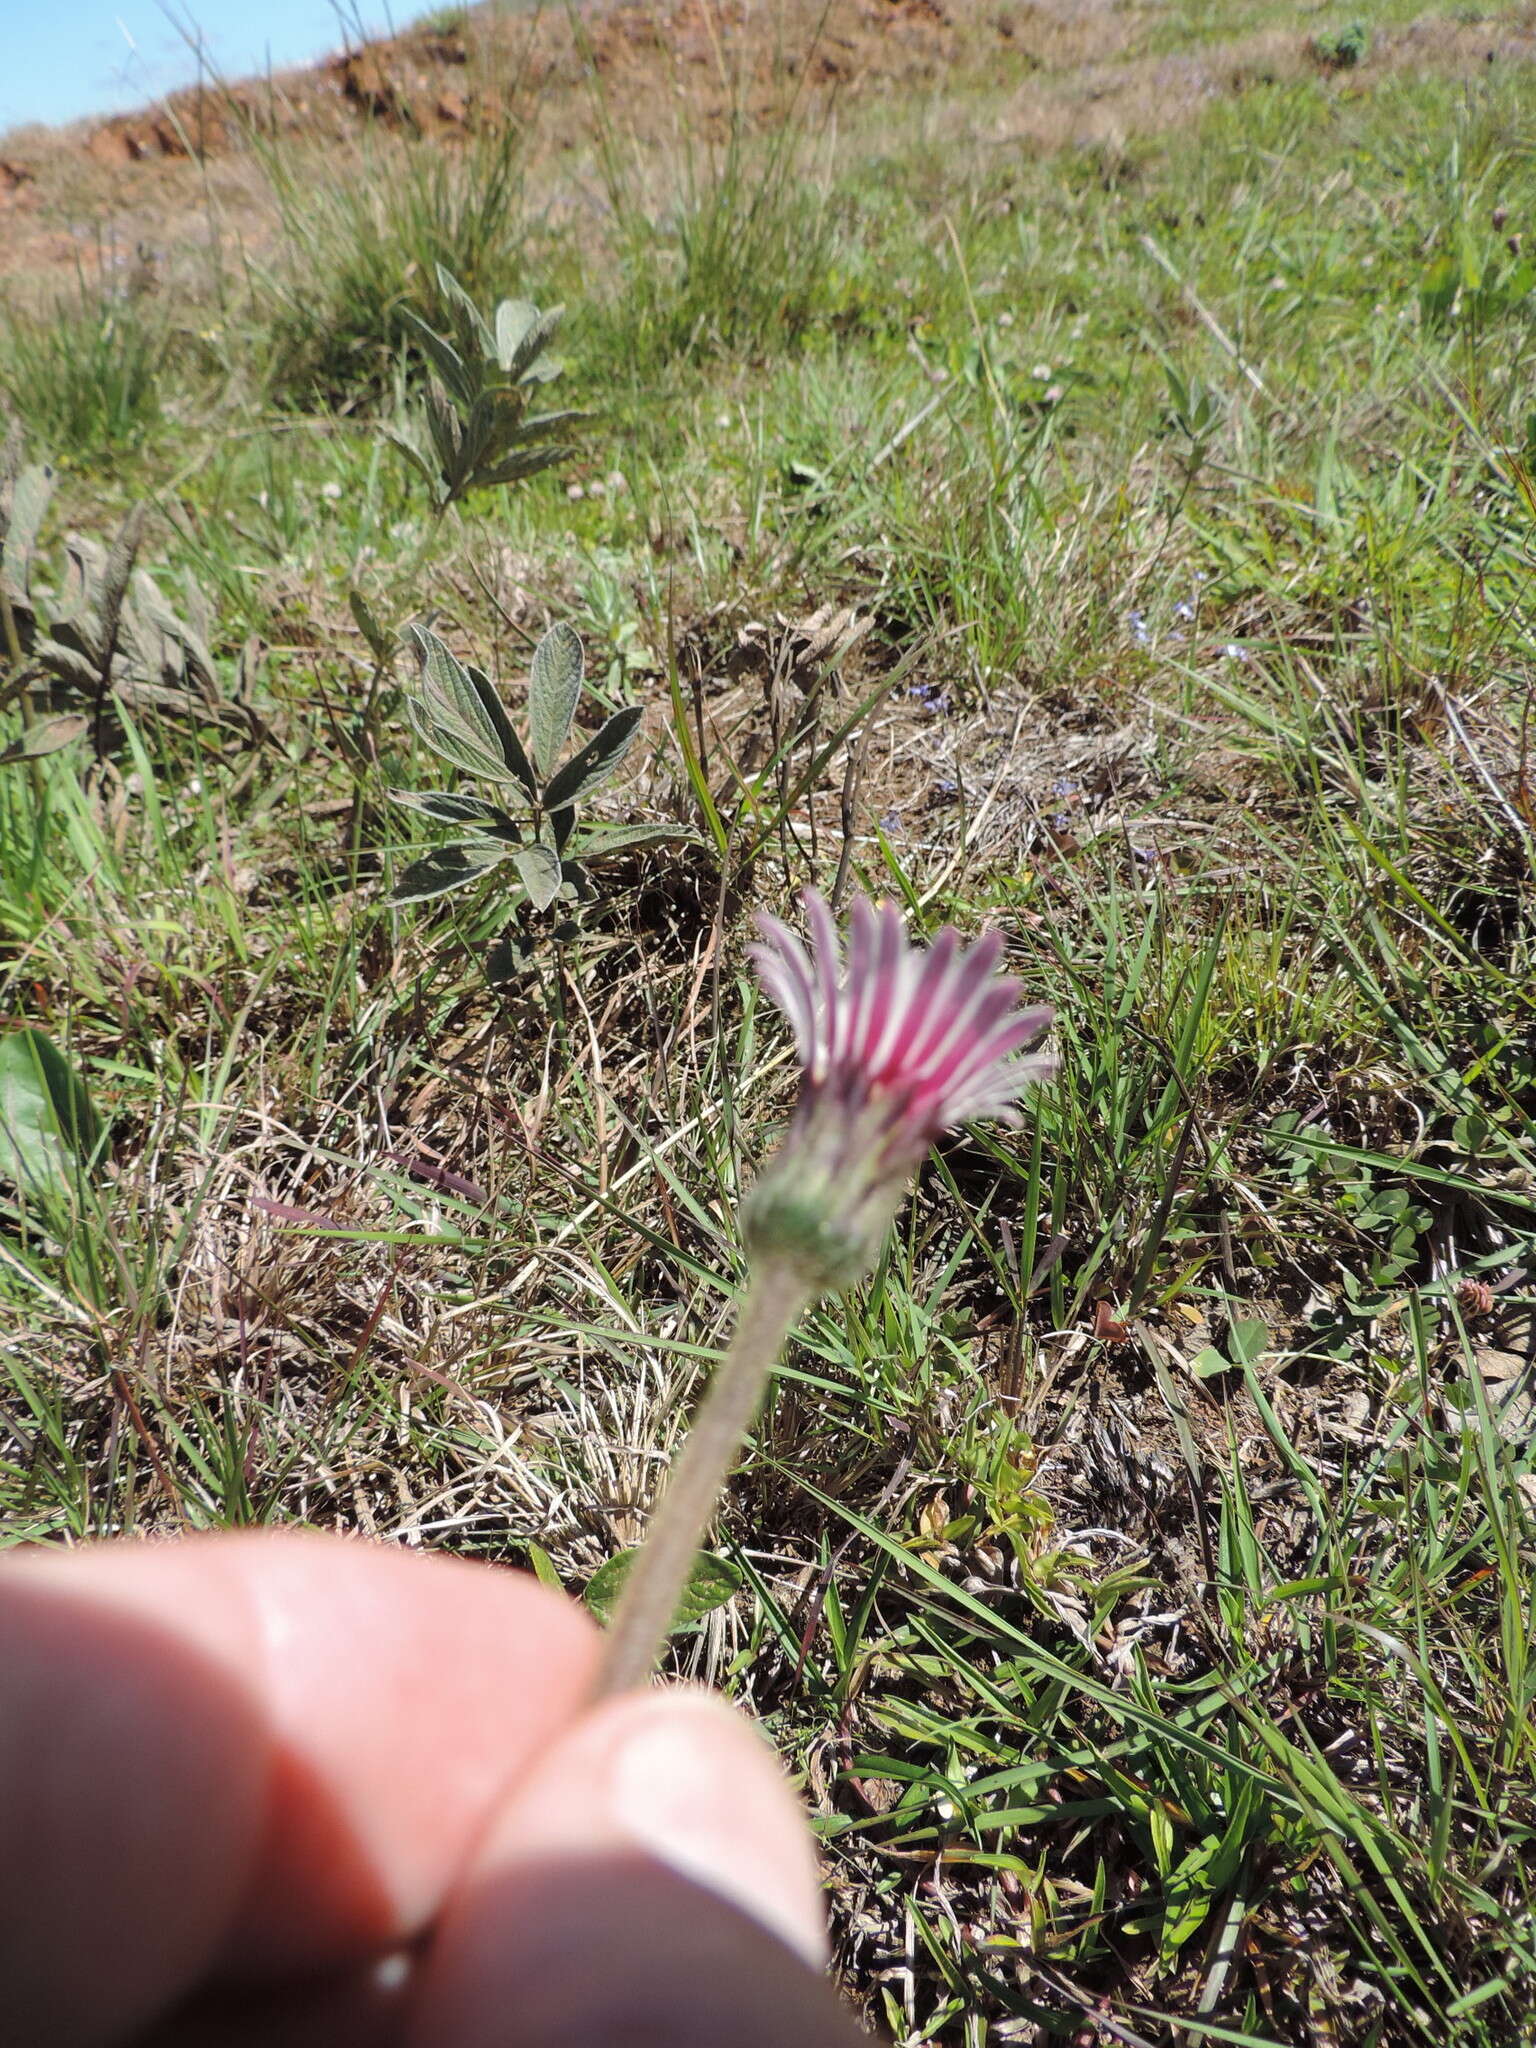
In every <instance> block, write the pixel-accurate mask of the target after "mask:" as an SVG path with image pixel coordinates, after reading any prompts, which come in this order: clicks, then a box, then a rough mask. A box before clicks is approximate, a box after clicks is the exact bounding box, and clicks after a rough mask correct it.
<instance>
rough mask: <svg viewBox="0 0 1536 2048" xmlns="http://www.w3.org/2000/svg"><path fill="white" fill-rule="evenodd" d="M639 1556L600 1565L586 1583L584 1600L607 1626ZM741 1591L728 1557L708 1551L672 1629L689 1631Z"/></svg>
mask: <svg viewBox="0 0 1536 2048" xmlns="http://www.w3.org/2000/svg"><path fill="white" fill-rule="evenodd" d="M639 1555H640V1553H639V1551H638V1550H621V1551H619V1552H618V1553H617V1554H616V1555H615V1556H613V1557H610V1558H609V1560H608V1562H607V1563H606V1564H601V1565H599V1566H598V1568H597V1570H596V1571H595V1572H594V1573H593V1574H592V1576H591V1578H590V1579H589V1580H588V1581H587V1590H586V1592H585V1593H584V1594H583V1596H582V1597H583V1599H584V1600H585V1601H586V1603H587V1605H588V1607H590V1608H591V1610H592V1612H593V1613H594V1614H595V1615H596V1616H597V1618H598V1620H599V1621H601V1622H603V1623H604V1624H606V1623H607V1622H608V1621H609V1620H610V1619H611V1618H612V1615H613V1610H614V1608H615V1607H616V1606H617V1605H618V1599H619V1594H620V1592H621V1590H622V1588H623V1585H624V1581H625V1580H626V1579H627V1578H628V1577H629V1572H630V1567H631V1566H632V1565H633V1564H634V1561H635V1559H636V1558H637V1557H638V1556H639ZM741 1587H742V1576H741V1572H740V1571H739V1569H738V1568H737V1567H736V1566H735V1565H734V1564H732V1563H731V1561H730V1559H729V1558H728V1557H716V1556H714V1555H713V1553H711V1552H710V1551H707V1550H706V1551H704V1552H702V1553H701V1554H700V1556H699V1558H698V1560H697V1562H696V1563H695V1564H694V1567H693V1570H692V1571H691V1572H690V1573H689V1574H688V1583H687V1585H686V1586H684V1588H683V1593H682V1598H681V1599H680V1600H679V1601H678V1603H677V1612H676V1614H674V1615H673V1617H672V1626H673V1628H674V1629H679V1628H687V1627H689V1626H690V1624H691V1623H693V1622H695V1621H699V1620H701V1619H702V1618H703V1616H704V1615H706V1614H710V1613H713V1611H714V1609H715V1608H717V1607H723V1606H724V1605H725V1603H726V1601H727V1600H733V1599H734V1598H735V1597H736V1595H737V1594H738V1593H739V1592H740V1591H741Z"/></svg>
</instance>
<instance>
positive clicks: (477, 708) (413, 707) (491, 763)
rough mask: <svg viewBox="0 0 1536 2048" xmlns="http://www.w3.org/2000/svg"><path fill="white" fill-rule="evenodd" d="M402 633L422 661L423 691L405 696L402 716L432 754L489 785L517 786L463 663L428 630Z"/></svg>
mask: <svg viewBox="0 0 1536 2048" xmlns="http://www.w3.org/2000/svg"><path fill="white" fill-rule="evenodd" d="M406 631H407V632H408V633H409V635H410V637H411V639H412V641H413V642H414V643H415V647H416V651H417V653H418V655H419V656H420V657H421V689H420V693H419V694H418V695H407V697H406V699H405V710H406V716H407V717H408V718H409V719H410V721H411V724H412V725H413V726H414V728H415V729H416V731H417V733H418V734H419V735H420V737H421V738H422V739H423V740H424V741H425V742H426V744H427V745H428V746H429V747H431V749H432V750H433V752H434V753H437V754H441V755H442V757H443V759H444V760H445V761H451V762H452V763H453V765H454V767H456V768H462V769H463V770H464V771H465V773H466V774H469V775H477V776H479V777H481V778H482V779H483V780H485V781H487V782H501V783H521V781H522V777H521V776H520V775H519V774H518V772H517V770H516V768H515V767H514V766H513V765H512V763H511V762H509V761H508V760H507V758H506V755H505V752H504V750H503V747H502V743H501V731H500V728H499V727H498V725H497V723H496V720H495V719H494V718H493V717H492V716H491V714H490V713H489V712H488V711H487V709H486V707H485V704H484V702H483V700H482V697H481V694H480V691H479V690H478V689H477V688H476V686H475V681H474V678H473V677H472V676H471V674H470V672H469V670H468V669H467V668H465V666H464V664H463V662H461V661H460V660H459V659H458V657H457V656H456V655H455V654H453V653H452V651H451V650H450V649H449V648H447V647H445V646H444V644H443V642H442V641H441V640H439V639H438V637H437V635H436V634H435V633H434V632H431V631H430V630H429V629H428V628H427V627H426V626H408V627H407V628H406Z"/></svg>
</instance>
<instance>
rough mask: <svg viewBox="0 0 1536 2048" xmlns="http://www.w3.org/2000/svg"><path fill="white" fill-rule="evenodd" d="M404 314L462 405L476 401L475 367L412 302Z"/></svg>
mask: <svg viewBox="0 0 1536 2048" xmlns="http://www.w3.org/2000/svg"><path fill="white" fill-rule="evenodd" d="M400 318H401V319H402V320H403V321H404V322H405V324H406V326H407V327H408V328H409V329H410V330H411V332H412V334H413V335H414V336H415V338H416V340H417V341H418V342H419V343H420V345H421V347H422V350H423V351H424V353H425V354H426V356H427V357H428V359H429V360H430V362H431V364H432V367H433V368H434V369H435V370H436V371H437V374H438V375H439V377H441V378H442V380H443V382H444V384H446V385H447V387H448V389H449V390H450V391H451V392H452V393H453V395H454V397H455V398H457V399H458V401H459V403H460V404H461V405H469V404H471V403H472V402H473V399H474V396H475V391H476V388H477V384H476V379H475V375H474V373H473V371H471V370H470V369H468V368H467V367H466V366H465V363H464V359H463V357H462V356H461V355H460V354H459V352H458V350H457V349H456V348H455V347H454V346H453V345H452V343H451V342H447V341H444V339H443V337H442V336H441V335H440V334H438V333H436V332H435V331H434V330H433V329H432V328H430V327H429V326H428V325H427V323H426V321H425V320H423V319H422V317H421V315H420V314H419V313H417V312H415V311H414V310H413V309H412V308H411V307H410V306H402V307H401V308H400Z"/></svg>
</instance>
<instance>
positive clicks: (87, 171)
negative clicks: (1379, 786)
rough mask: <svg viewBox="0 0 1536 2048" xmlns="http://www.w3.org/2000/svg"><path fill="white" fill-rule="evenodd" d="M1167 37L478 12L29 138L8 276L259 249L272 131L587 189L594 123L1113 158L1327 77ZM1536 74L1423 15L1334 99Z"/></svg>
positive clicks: (907, 23)
mask: <svg viewBox="0 0 1536 2048" xmlns="http://www.w3.org/2000/svg"><path fill="white" fill-rule="evenodd" d="M1161 20H1162V11H1161V10H1160V9H1157V8H1154V7H1150V6H1145V7H1143V6H1137V5H1134V4H1132V5H1123V6H1116V5H1112V4H1110V0H1080V4H1079V0H947V4H944V5H940V4H938V0H830V5H828V4H825V0H783V4H781V5H779V6H776V7H774V8H772V9H768V8H763V7H760V6H756V5H753V4H752V0H633V4H625V5H618V6H613V5H606V4H603V0H594V4H589V5H588V6H587V7H586V8H585V9H584V10H583V11H582V12H581V13H580V14H579V15H578V16H577V17H576V18H575V20H574V21H573V19H572V17H571V16H570V15H568V14H567V13H566V12H565V10H563V9H550V10H548V11H541V12H539V13H536V14H534V15H531V16H529V15H523V16H516V15H514V16H510V17H509V16H505V15H500V16H497V17H496V18H495V19H494V20H491V19H486V18H483V17H481V16H479V15H472V16H471V17H470V19H469V21H468V23H467V24H466V26H465V28H464V29H463V30H462V31H455V32H453V33H442V32H428V31H425V30H418V31H408V32H407V33H405V34H403V35H400V36H395V37H392V38H389V39H386V40H384V41H381V42H377V43H371V44H368V45H366V46H364V47H361V48H357V49H350V50H346V51H343V52H342V53H340V54H339V55H337V56H336V57H334V58H331V59H329V60H327V61H326V62H323V63H321V64H319V65H316V66H313V67H311V68H309V69H306V70H300V71H293V72H288V73H285V74H281V75H279V76H277V77H275V78H273V79H272V80H270V81H267V80H261V81H254V82H252V81H246V82H243V83H237V84H231V85H228V86H213V85H209V86H202V87H198V88H195V89H193V90H190V91H187V92H182V93H177V94H174V95H172V96H171V97H170V98H169V99H167V100H165V101H164V102H162V103H161V104H159V105H158V106H154V107H150V108H146V109H145V110H143V111H142V112H140V113H135V114H127V115H121V116H115V117H113V118H112V119H110V120H106V121H100V122H82V123H77V124H76V125H74V126H73V127H71V128H67V129H60V130H56V131H54V130H46V129H41V128H33V129H20V130H16V131H14V132H13V133H12V135H10V136H9V137H8V138H7V139H6V153H5V156H4V158H3V159H0V214H3V215H5V216H6V232H5V235H4V237H3V238H0V275H4V274H6V273H10V274H30V275H31V276H33V277H34V278H40V279H43V280H46V279H47V277H48V276H49V275H50V274H54V273H57V272H58V271H59V270H60V269H63V268H68V269H73V268H74V267H75V266H76V265H77V264H78V263H79V262H80V261H81V260H82V257H86V258H88V257H89V256H90V255H91V253H92V249H93V248H102V247H106V248H109V249H121V250H127V251H131V250H133V249H134V248H135V246H136V245H137V244H138V243H140V242H142V241H145V240H146V239H147V240H150V241H152V242H155V241H158V242H163V243H165V244H166V245H168V246H185V245H186V244H187V242H188V238H189V237H191V239H192V240H194V241H197V240H205V239H207V236H208V233H209V226H208V223H209V221H210V219H211V218H213V217H215V216H216V217H217V219H218V221H219V224H220V226H219V232H220V234H221V235H222V236H224V237H225V238H229V237H233V238H234V239H236V240H238V241H240V242H242V243H244V244H246V245H249V244H251V243H252V242H254V243H256V244H259V243H260V242H261V240H262V239H263V238H264V232H265V229H266V226H267V224H268V221H269V217H270V212H271V208H270V202H269V200H268V198H267V196H266V194H265V193H264V191H263V190H262V189H261V181H260V180H259V178H255V177H253V176H252V175H251V168H250V165H249V158H250V155H251V148H250V145H251V143H252V141H253V140H254V139H256V138H259V137H272V138H284V139H286V140H288V141H291V142H292V143H294V144H297V145H300V146H303V145H306V144H308V145H313V146H319V147H335V146H337V145H343V144H345V143H346V142H347V141H349V140H351V139H355V138H358V137H360V136H362V135H363V134H364V133H365V132H369V133H375V134H376V133H377V132H378V131H380V130H383V131H385V132H387V133H393V134H398V135H400V136H401V137H403V138H422V137H436V138H440V139H442V140H443V141H444V142H445V143H447V144H450V145H451V144H452V143H453V142H454V141H455V140H456V139H461V138H463V137H464V136H465V135H467V134H469V133H471V132H473V131H475V130H477V129H480V128H483V127H485V126H487V125H500V124H503V123H508V122H510V123H514V124H517V125H518V126H520V127H522V128H524V129H525V130H526V131H527V133H528V138H529V147H530V153H531V156H532V158H533V160H534V161H535V162H543V163H544V164H545V165H546V166H553V165H555V164H560V165H562V166H563V167H564V169H565V174H566V175H567V176H574V175H578V168H577V167H578V165H579V164H580V162H581V161H582V160H584V159H585V158H586V157H587V155H588V154H589V153H590V151H591V149H592V147H593V145H594V144H595V142H596V139H597V135H598V129H599V124H600V122H607V123H610V124H612V125H613V126H614V127H616V128H617V129H618V130H619V131H620V133H619V139H620V140H621V141H624V142H628V141H631V140H632V141H633V143H634V144H635V145H637V147H639V148H640V149H641V150H643V151H659V153H660V154H662V155H665V154H666V146H667V145H668V144H675V143H676V142H677V141H678V139H679V138H680V137H689V138H692V139H694V140H699V139H708V138H711V137H715V136H718V135H720V134H722V133H723V132H724V131H725V129H726V127H727V125H728V124H729V123H730V122H731V121H732V120H733V119H734V118H737V117H742V116H744V117H745V118H746V119H747V120H748V122H749V123H751V124H753V125H756V126H757V127H759V128H762V129H764V130H769V129H771V128H772V127H773V126H774V124H775V123H776V122H778V121H781V120H782V119H784V118H785V116H786V115H787V114H788V113H789V111H790V110H791V109H792V108H798V109H799V110H800V111H801V112H802V113H803V112H805V111H807V110H808V109H809V110H811V111H815V110H817V109H820V110H823V111H825V110H828V109H830V107H831V105H832V104H833V103H834V101H835V102H836V103H837V104H838V105H839V106H846V107H848V108H849V109H850V111H853V110H858V109H861V108H862V109H866V110H871V111H872V110H873V108H874V106H876V105H878V104H879V103H880V102H881V101H883V100H888V99H895V98H896V97H898V96H899V95H901V94H903V93H907V94H910V93H911V92H913V91H914V90H918V89H921V90H924V91H926V92H928V93H929V94H930V95H934V96H935V97H934V98H933V99H931V100H930V118H931V119H932V120H933V122H934V124H935V126H936V128H937V130H938V131H939V132H940V133H943V134H945V135H947V136H949V135H952V136H956V137H959V136H965V137H967V138H970V139H972V140H975V139H978V138H980V139H984V140H985V141H987V142H988V143H989V144H992V145H994V146H995V145H996V144H999V143H1003V144H1008V145H1012V146H1024V147H1026V148H1031V149H1034V150H1041V151H1046V150H1053V149H1058V148H1064V147H1070V146H1083V145H1107V146H1115V145H1117V144H1119V143H1121V142H1123V141H1125V140H1127V139H1128V138H1130V137H1132V136H1134V135H1136V134H1143V133H1151V132H1156V131H1159V130H1163V129H1167V128H1169V127H1171V126H1174V125H1177V124H1178V123H1180V122H1182V121H1185V120H1187V119H1189V118H1190V117H1191V116H1192V115H1194V114H1195V113H1197V112H1198V111H1199V109H1200V108H1201V107H1202V106H1204V105H1206V104H1208V103H1210V102H1211V101H1212V100H1213V99H1215V98H1218V97H1221V96H1224V95H1228V94H1234V93H1240V92H1243V91H1244V90H1247V89H1249V88H1250V87H1253V86H1255V85H1259V84H1263V83H1267V82H1271V81H1273V80H1276V79H1285V78H1291V77H1299V76H1303V75H1306V74H1307V73H1309V72H1315V71H1316V69H1317V61H1316V59H1315V57H1314V55H1313V53H1312V48H1311V42H1310V37H1309V35H1308V34H1307V32H1306V30H1305V29H1304V28H1303V27H1301V26H1297V27H1296V28H1294V29H1292V28H1285V29H1266V30H1263V31H1261V32H1257V33H1254V34H1250V35H1248V36H1244V37H1239V38H1237V39H1234V40H1230V41H1227V42H1213V43H1212V44H1210V45H1209V46H1208V47H1206V48H1204V49H1201V50H1197V51H1194V52H1188V51H1186V52H1183V53H1180V54H1178V55H1168V54H1154V53H1149V52H1148V51H1147V50H1146V48H1145V45H1146V44H1147V42H1148V40H1149V38H1150V37H1151V36H1152V34H1153V33H1154V32H1155V31H1156V30H1157V27H1158V25H1159V23H1160V21H1161ZM1533 57H1536V7H1527V8H1525V9H1523V10H1521V11H1519V12H1517V13H1515V14H1513V15H1509V16H1506V17H1505V18H1503V19H1502V20H1500V21H1498V22H1458V21H1453V20H1450V19H1447V18H1444V17H1442V16H1438V15H1435V16H1429V15H1426V16H1425V17H1423V18H1422V19H1421V20H1419V21H1417V22H1414V23H1412V24H1409V25H1408V26H1405V27H1403V28H1400V29H1382V30H1379V31H1377V32H1376V33H1375V34H1374V35H1373V38H1372V42H1371V48H1370V56H1369V60H1368V63H1367V64H1366V65H1365V66H1363V67H1362V68H1361V69H1360V70H1359V71H1358V72H1351V73H1349V74H1348V78H1347V81H1346V82H1344V83H1342V84H1341V86H1340V90H1344V91H1350V92H1354V91H1360V90H1368V89H1369V87H1370V84H1371V82H1372V80H1374V79H1376V78H1379V77H1383V76H1386V75H1389V74H1391V73H1395V72H1401V71H1404V70H1409V71H1412V70H1415V69H1425V70H1428V69H1433V70H1435V71H1439V72H1446V71H1449V72H1452V73H1457V74H1463V75H1466V76H1468V77H1473V76H1476V75H1479V74H1480V73H1485V72H1486V71H1487V70H1488V69H1489V68H1490V67H1493V66H1504V65H1508V64H1511V63H1525V62H1528V61H1530V60H1531V59H1532V58H1533ZM242 163H243V164H244V166H245V168H244V171H243V174H242V175H239V176H236V175H235V167H236V166H237V165H239V164H242ZM221 166H222V167H223V168H222V170H221V168H220V167H221ZM82 224H88V226H82Z"/></svg>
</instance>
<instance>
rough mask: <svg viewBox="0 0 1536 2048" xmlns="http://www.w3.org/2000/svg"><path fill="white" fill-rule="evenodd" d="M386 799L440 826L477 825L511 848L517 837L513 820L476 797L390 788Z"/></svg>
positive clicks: (432, 790)
mask: <svg viewBox="0 0 1536 2048" xmlns="http://www.w3.org/2000/svg"><path fill="white" fill-rule="evenodd" d="M389 800H390V802H391V803H395V804H400V805H402V806H403V807H404V808H405V809H406V810H408V811H420V812H421V814H422V816H423V817H427V818H435V819H436V820H437V822H438V823H439V824H440V825H478V826H480V827H481V829H482V830H483V831H486V832H492V833H494V834H495V835H496V836H497V837H498V838H501V839H505V840H507V841H508V842H509V844H511V845H516V844H517V841H518V838H519V836H520V835H519V832H518V828H517V824H516V821H515V820H514V819H512V818H510V817H509V816H508V815H507V813H506V812H505V811H503V810H499V809H498V808H497V807H496V805H495V804H488V803H486V802H485V801H484V800H483V799H482V798H480V797H478V796H461V795H459V794H458V793H457V792H456V791H449V790H438V789H392V790H390V792H389Z"/></svg>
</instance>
